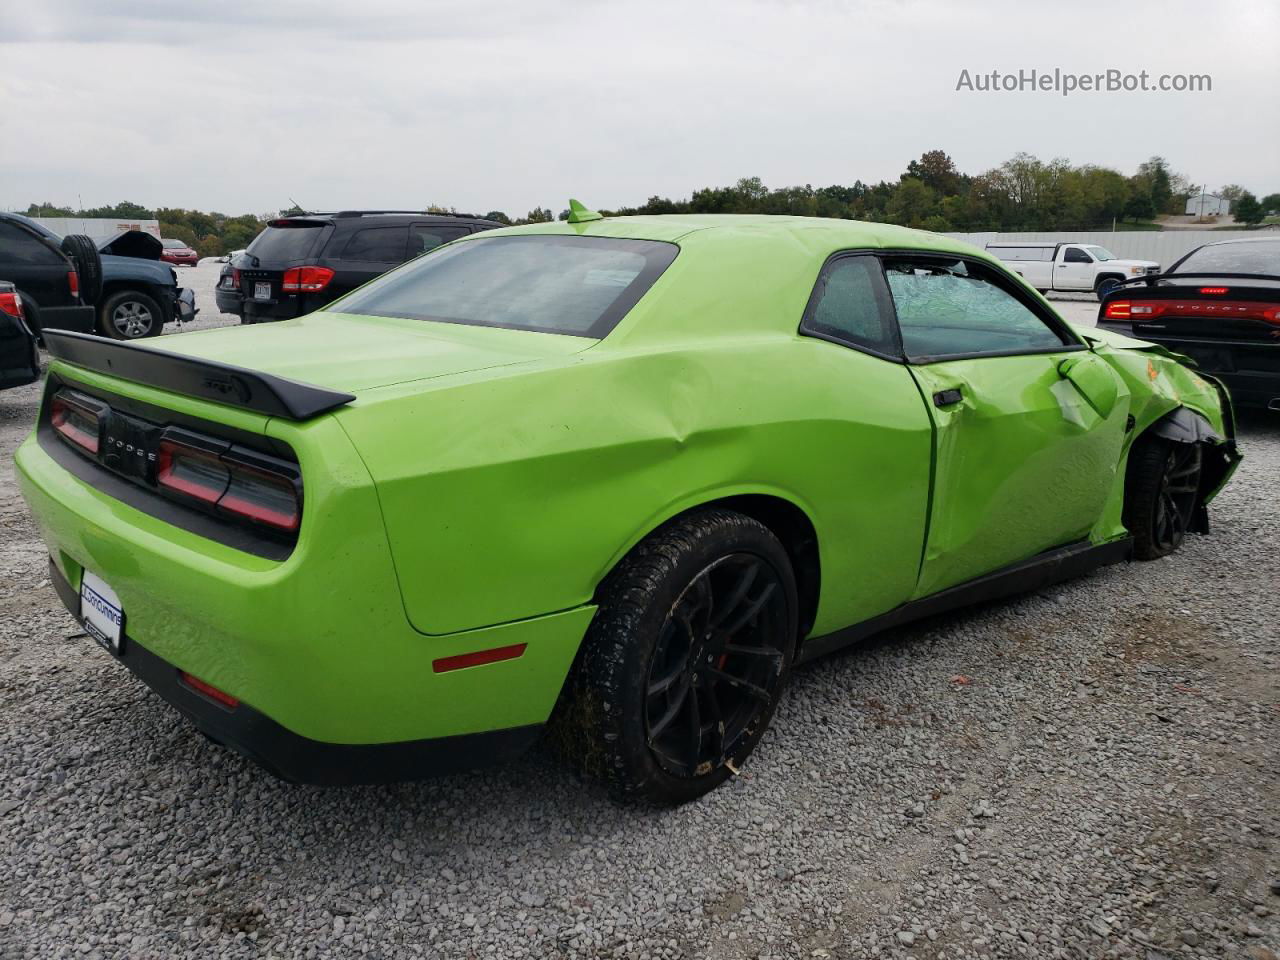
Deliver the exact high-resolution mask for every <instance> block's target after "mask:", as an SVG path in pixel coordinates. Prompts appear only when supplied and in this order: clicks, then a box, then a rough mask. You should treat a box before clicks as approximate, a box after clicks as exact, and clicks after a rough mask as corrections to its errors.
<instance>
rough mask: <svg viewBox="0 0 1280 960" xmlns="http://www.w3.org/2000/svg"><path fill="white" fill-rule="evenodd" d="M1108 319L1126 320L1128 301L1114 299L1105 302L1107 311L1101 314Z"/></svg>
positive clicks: (1127, 317) (1127, 316)
mask: <svg viewBox="0 0 1280 960" xmlns="http://www.w3.org/2000/svg"><path fill="white" fill-rule="evenodd" d="M1103 316H1105V317H1106V318H1107V319H1108V320H1128V319H1129V301H1128V300H1114V301H1112V302H1111V303H1108V304H1107V312H1106V313H1105V314H1103Z"/></svg>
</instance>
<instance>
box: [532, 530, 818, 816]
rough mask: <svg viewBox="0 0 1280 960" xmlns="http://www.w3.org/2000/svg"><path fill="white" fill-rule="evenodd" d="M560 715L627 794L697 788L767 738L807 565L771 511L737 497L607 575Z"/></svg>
mask: <svg viewBox="0 0 1280 960" xmlns="http://www.w3.org/2000/svg"><path fill="white" fill-rule="evenodd" d="M597 600H598V602H599V611H598V612H597V613H596V616H595V619H594V621H593V622H592V624H591V627H590V629H589V630H588V631H587V636H586V638H585V639H584V641H583V645H582V650H581V652H580V653H579V658H578V662H577V664H575V666H574V670H573V672H572V674H571V675H570V678H569V682H568V683H567V684H566V688H565V694H564V696H563V697H562V700H561V703H560V704H559V707H558V709H557V712H556V717H555V718H554V720H553V724H552V737H553V740H554V741H555V743H556V744H557V746H559V748H560V749H561V752H563V753H565V754H566V755H567V756H568V758H569V759H570V761H571V762H573V763H574V764H575V765H576V766H577V767H578V768H579V769H580V770H581V771H582V772H584V773H585V774H586V775H588V776H591V777H593V778H596V779H599V780H602V781H604V782H605V783H606V784H607V785H608V786H609V788H610V789H611V791H612V792H613V793H614V795H615V796H618V797H619V798H639V799H643V800H647V801H650V802H652V803H657V804H680V803H686V802H688V801H690V800H694V799H696V798H698V797H700V796H702V795H703V794H705V793H707V792H708V791H709V790H712V789H714V788H715V787H717V786H719V785H720V784H721V783H723V782H724V780H726V779H727V778H728V777H729V776H730V775H731V774H733V773H735V772H736V771H737V769H738V767H739V766H740V765H741V764H742V763H743V762H744V761H745V760H746V758H747V756H748V755H749V754H750V753H751V751H752V750H753V749H754V748H755V746H756V744H757V743H758V742H759V740H760V737H761V736H762V735H763V734H764V731H765V730H766V729H768V726H769V721H770V719H771V718H772V716H773V712H774V709H775V708H776V706H777V703H778V698H779V696H780V695H781V693H782V690H783V687H784V686H785V684H786V680H787V677H788V674H789V672H790V667H791V662H792V659H793V658H794V656H795V647H796V633H797V626H796V621H797V610H798V602H797V596H796V585H795V576H794V574H793V573H792V569H791V563H790V561H789V559H788V557H787V553H786V550H785V549H783V546H782V544H781V543H780V542H779V541H778V538H777V537H775V536H774V535H773V533H771V532H770V531H769V529H768V528H767V527H765V526H764V525H763V524H761V523H759V522H757V521H756V520H753V519H751V518H750V517H746V516H743V515H742V514H738V513H732V512H730V511H727V510H706V511H700V512H698V513H692V514H689V515H687V516H685V517H682V518H679V519H677V520H675V521H672V522H671V523H669V524H668V525H666V526H664V527H662V528H660V529H659V530H657V531H655V532H654V533H653V534H651V535H650V536H649V537H647V538H646V539H645V540H643V541H642V542H641V543H640V544H639V545H638V546H636V548H635V549H634V550H632V551H631V553H630V554H628V555H627V556H626V557H625V558H624V559H623V560H622V562H621V563H620V564H619V565H618V566H617V568H616V569H615V570H614V571H613V572H612V573H611V574H610V575H609V576H608V577H607V578H606V579H605V581H604V582H603V583H602V584H601V587H600V590H599V592H598V595H597Z"/></svg>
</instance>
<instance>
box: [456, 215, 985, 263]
mask: <svg viewBox="0 0 1280 960" xmlns="http://www.w3.org/2000/svg"><path fill="white" fill-rule="evenodd" d="M528 234H559V235H570V234H578V235H584V236H599V237H619V238H625V239H632V240H659V241H666V242H668V243H673V242H676V241H680V240H685V239H690V238H692V237H693V236H694V235H697V236H698V240H699V245H701V244H702V243H704V242H709V243H715V244H721V243H723V244H726V245H728V244H732V243H734V242H735V240H740V239H744V238H746V237H761V236H769V237H774V238H777V239H779V240H786V239H791V240H794V241H798V242H799V245H800V246H803V247H804V248H805V249H813V248H817V249H823V248H829V249H830V250H832V251H835V250H862V249H867V250H894V249H904V250H936V251H938V252H942V253H957V254H964V255H966V256H975V255H976V256H979V257H980V258H981V259H983V260H990V261H992V262H998V261H994V260H993V258H991V257H990V256H989V255H987V254H984V253H983V252H982V251H981V250H979V248H977V247H975V246H973V245H971V244H967V243H963V242H961V241H959V240H952V239H951V238H950V237H945V236H943V235H942V234H939V233H929V232H928V231H925V230H912V229H909V228H907V227H899V226H895V225H893V224H890V223H870V222H867V221H863V220H836V219H829V218H825V217H789V216H770V215H768V214H706V213H680V214H660V215H654V216H638V217H602V218H601V219H599V220H589V221H585V222H582V223H570V222H568V221H567V220H560V221H556V222H554V223H534V224H527V225H524V226H519V227H506V228H503V229H501V230H490V231H487V232H485V233H483V234H480V235H479V236H478V237H477V238H476V239H479V238H480V237H501V236H512V235H515V236H519V235H528Z"/></svg>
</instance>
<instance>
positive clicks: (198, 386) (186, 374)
mask: <svg viewBox="0 0 1280 960" xmlns="http://www.w3.org/2000/svg"><path fill="white" fill-rule="evenodd" d="M44 342H45V346H46V347H47V348H48V350H49V353H50V354H51V355H52V356H55V357H57V358H58V359H59V360H65V361H67V363H74V364H75V365H76V366H77V367H84V368H85V369H86V370H94V371H96V372H97V373H105V374H107V375H108V376H112V377H120V378H121V379H122V380H133V381H135V382H137V383H145V384H148V385H150V386H153V387H159V388H160V389H161V390H169V391H171V392H173V393H181V394H185V395H187V396H189V397H199V398H200V399H202V400H212V401H213V402H215V403H221V404H225V405H226V406H229V407H241V408H242V409H245V410H253V411H255V412H256V413H265V414H267V415H268V416H272V417H286V418H287V419H289V420H310V419H311V418H312V417H318V416H319V415H320V414H322V413H327V412H328V411H330V410H336V409H337V408H338V407H341V406H342V405H343V404H347V403H350V402H351V401H352V400H354V399H355V397H353V396H352V395H351V394H349V393H339V392H338V391H336V390H326V389H325V388H324V387H316V386H312V385H311V384H309V383H299V382H298V381H297V380H289V379H287V378H286V377H277V376H274V375H273V374H270V373H262V372H261V371H259V370H246V369H245V368H244V367H237V366H234V365H232V364H230V363H218V362H217V361H216V360H202V359H200V358H198V357H184V356H182V355H181V354H177V353H168V352H167V351H164V350H155V349H152V348H151V347H143V346H140V345H138V344H136V343H125V342H122V341H119V340H108V339H107V338H105V337H94V336H90V335H89V334H87V333H74V332H72V331H70V330H45V331H44Z"/></svg>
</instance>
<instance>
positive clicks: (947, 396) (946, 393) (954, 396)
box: [933, 387, 964, 407]
mask: <svg viewBox="0 0 1280 960" xmlns="http://www.w3.org/2000/svg"><path fill="white" fill-rule="evenodd" d="M963 396H964V394H962V393H961V392H960V388H959V387H952V388H951V389H949V390H939V391H938V392H937V393H935V394H934V395H933V405H934V406H935V407H949V406H951V405H952V404H953V403H959V402H960V400H961V398H962V397H963Z"/></svg>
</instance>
